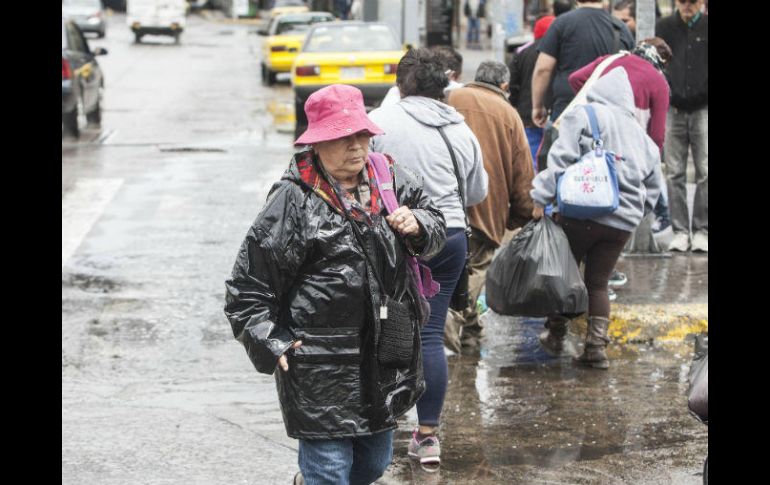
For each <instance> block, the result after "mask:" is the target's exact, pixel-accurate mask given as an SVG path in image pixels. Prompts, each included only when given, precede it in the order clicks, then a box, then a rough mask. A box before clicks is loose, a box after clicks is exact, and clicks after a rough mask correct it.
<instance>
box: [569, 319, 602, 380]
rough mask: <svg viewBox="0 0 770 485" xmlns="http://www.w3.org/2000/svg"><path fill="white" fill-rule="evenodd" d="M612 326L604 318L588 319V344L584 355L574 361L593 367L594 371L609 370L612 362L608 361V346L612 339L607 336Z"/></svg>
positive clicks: (584, 349) (584, 348)
mask: <svg viewBox="0 0 770 485" xmlns="http://www.w3.org/2000/svg"><path fill="white" fill-rule="evenodd" d="M609 326H610V320H609V319H608V318H604V317H589V318H588V333H587V334H586V344H585V347H583V353H582V354H580V356H579V357H576V358H575V359H574V360H575V362H576V363H578V364H581V365H586V366H589V367H593V368H594V369H604V370H606V369H608V368H609V367H610V361H609V360H607V352H606V351H605V349H606V348H607V344H608V343H610V338H609V337H608V336H607V330H608V329H609Z"/></svg>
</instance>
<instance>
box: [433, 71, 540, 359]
mask: <svg viewBox="0 0 770 485" xmlns="http://www.w3.org/2000/svg"><path fill="white" fill-rule="evenodd" d="M509 81H510V72H509V71H508V66H506V65H505V64H503V63H501V62H494V61H484V62H482V63H481V65H479V68H478V70H477V71H476V79H475V81H474V82H471V83H468V84H466V85H465V87H463V88H459V89H454V90H452V91H451V92H450V94H449V97H448V99H447V103H448V104H449V105H451V106H453V107H454V108H455V109H456V110H457V111H459V112H460V113H462V115H463V116H464V117H465V122H466V123H467V124H468V126H469V127H470V128H471V130H472V131H473V133H474V134H475V135H476V137H477V138H478V139H479V143H480V145H481V153H482V157H483V159H484V169H485V170H486V171H487V174H488V175H489V191H488V193H487V198H486V199H484V201H483V202H481V203H479V204H477V205H474V206H472V207H470V208H468V219H469V221H470V225H471V229H472V231H473V234H472V235H471V240H470V252H471V260H470V264H469V279H468V293H469V294H470V298H471V306H470V308H468V309H466V310H465V311H463V312H462V313H460V312H455V311H452V310H450V313H449V314H448V316H447V322H446V326H445V327H444V328H445V330H444V344H445V345H446V346H447V347H448V348H449V349H451V350H453V351H455V352H460V350H461V347H465V348H468V349H469V350H471V351H476V350H477V349H478V346H479V338H480V337H481V330H482V325H481V321H480V320H479V314H478V311H477V310H476V300H477V299H478V297H479V294H481V289H482V288H483V287H484V281H485V277H486V272H487V268H489V265H490V263H491V262H492V256H493V255H494V252H495V249H497V248H498V247H500V245H501V244H502V242H503V238H504V236H505V230H506V228H507V229H510V230H514V229H516V228H519V227H521V226H523V225H524V224H526V222H527V221H529V219H530V218H531V215H532V199H531V198H530V196H529V191H530V189H532V179H533V178H534V176H535V172H534V170H533V168H532V155H531V153H530V150H529V144H528V143H527V134H526V132H525V131H524V123H522V121H521V117H520V116H519V114H518V113H517V112H516V110H515V109H514V108H513V107H512V106H511V105H510V103H509V102H508V99H507V97H506V93H507V92H508V82H509Z"/></svg>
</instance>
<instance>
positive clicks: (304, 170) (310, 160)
mask: <svg viewBox="0 0 770 485" xmlns="http://www.w3.org/2000/svg"><path fill="white" fill-rule="evenodd" d="M388 161H389V162H391V164H392V163H393V162H392V161H391V160H390V158H388ZM317 163H319V162H318V161H317V160H316V157H315V156H314V155H313V152H312V151H306V152H303V153H300V154H299V155H298V156H297V168H298V169H299V175H300V178H301V179H302V182H304V183H305V185H307V186H308V188H310V189H311V190H312V191H313V192H315V193H316V194H317V195H318V196H319V197H321V198H322V199H323V200H325V201H326V202H327V203H328V204H329V205H330V206H332V207H333V208H334V210H336V211H337V212H338V213H340V214H344V212H345V209H346V207H349V208H350V209H349V212H350V215H351V217H353V218H354V219H356V220H357V221H364V220H366V221H367V222H369V221H371V216H375V215H378V214H379V213H380V210H381V207H382V206H381V200H380V191H379V189H378V188H377V184H376V183H375V180H374V169H373V168H372V166H371V165H370V164H369V162H368V161H367V163H366V174H367V177H368V178H369V192H370V194H371V198H372V200H371V204H370V207H369V214H367V213H366V212H364V211H362V210H361V209H360V205H359V204H355V205H353V204H351V203H347V204H344V205H343V203H342V202H341V201H340V199H339V193H338V192H342V193H343V197H346V198H348V199H349V200H350V201H351V202H352V201H355V197H353V195H352V194H349V193H348V191H346V190H335V189H334V187H333V186H332V184H330V183H329V181H328V180H326V178H325V177H324V176H323V175H322V173H321V170H319V167H318V166H317V165H316V164H317Z"/></svg>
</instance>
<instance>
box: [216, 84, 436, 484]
mask: <svg viewBox="0 0 770 485" xmlns="http://www.w3.org/2000/svg"><path fill="white" fill-rule="evenodd" d="M305 112H306V113H307V117H308V121H309V126H308V129H307V131H305V133H304V134H303V135H302V136H301V137H300V138H299V139H298V140H297V141H296V142H295V145H311V147H310V149H306V150H303V151H300V152H299V153H297V154H296V155H295V156H294V159H293V160H292V162H291V164H290V167H289V169H288V170H287V171H286V173H285V174H284V176H283V177H282V178H281V180H280V181H279V182H278V183H276V184H275V185H274V186H273V188H272V190H271V192H270V195H269V196H268V199H267V202H266V204H265V206H264V207H263V209H262V211H261V212H260V214H259V215H258V216H257V219H256V221H255V222H254V224H253V225H252V227H251V229H250V230H249V232H248V234H247V235H246V239H245V241H244V242H243V245H242V246H241V250H240V253H239V254H238V258H237V261H236V263H235V267H234V269H233V274H232V278H231V279H229V280H228V281H227V282H226V287H227V294H226V302H227V304H226V306H225V314H226V315H227V317H228V319H229V320H230V323H231V324H232V328H233V334H234V335H235V338H236V339H238V340H239V341H240V342H241V343H243V345H244V346H245V348H246V352H247V353H248V355H249V358H250V359H251V361H252V363H253V364H254V366H255V367H256V369H257V371H259V372H261V373H265V374H271V373H273V372H274V371H275V369H276V366H278V367H280V370H279V371H277V372H275V378H276V383H277V388H278V395H279V399H280V403H281V410H282V412H283V418H284V424H285V426H286V431H287V434H288V435H289V436H290V437H292V438H298V439H299V440H300V441H299V468H300V471H301V474H302V476H304V480H305V483H307V484H321V483H323V484H348V483H350V484H368V483H372V482H374V481H375V480H376V479H377V478H379V477H380V476H381V475H382V474H383V473H384V471H385V469H386V468H387V466H388V464H389V463H390V461H391V458H392V440H393V429H394V428H396V418H397V417H399V416H401V415H402V414H404V413H405V412H406V411H407V410H408V409H409V408H411V407H412V405H413V404H414V403H415V401H416V400H417V398H419V397H420V395H421V394H422V392H423V389H424V381H423V373H422V356H421V352H420V339H419V329H418V328H415V327H416V326H417V325H418V323H417V321H416V320H415V323H414V326H413V327H412V329H411V334H409V333H407V335H408V336H409V340H408V342H407V345H408V351H409V355H410V357H409V358H408V360H407V363H405V364H401V365H395V366H394V365H393V364H392V363H390V364H387V365H385V364H384V363H383V355H384V354H387V353H388V352H390V350H391V349H388V348H383V342H385V341H386V340H384V339H383V338H382V336H383V333H382V329H383V325H384V321H385V320H387V319H388V318H391V319H392V318H393V315H390V316H389V315H388V314H387V312H384V313H383V310H382V307H383V306H385V303H386V302H388V301H390V302H401V303H402V304H403V305H404V307H405V308H408V309H409V311H410V312H412V313H411V315H416V314H419V313H420V312H421V308H420V296H419V294H418V293H417V287H416V285H415V284H414V283H413V282H414V281H415V280H414V279H413V278H412V277H411V275H410V274H408V271H409V270H408V269H407V264H406V258H407V257H408V256H413V255H417V254H421V255H423V256H430V255H432V254H435V253H437V252H438V251H439V250H440V249H441V248H442V247H443V244H444V239H445V237H446V236H445V232H446V229H445V222H444V217H443V215H442V214H441V212H440V211H439V210H438V209H437V208H436V207H435V206H434V205H433V204H432V203H431V200H430V198H429V197H428V196H427V195H425V194H424V193H423V190H422V185H421V183H420V182H419V181H418V180H417V179H416V177H415V176H414V175H412V174H411V173H410V172H408V171H407V170H404V169H403V168H402V167H400V166H398V165H395V164H394V163H393V161H392V159H390V158H389V157H388V158H387V160H388V163H389V166H390V171H391V175H392V176H393V178H394V181H395V187H393V189H394V190H395V194H396V197H397V199H398V203H399V206H400V207H399V208H398V210H396V211H394V212H393V213H392V214H390V215H388V214H387V212H386V211H385V209H384V203H383V200H382V197H381V196H380V190H379V186H378V184H377V182H376V180H375V178H374V168H373V166H372V163H371V162H370V161H369V158H368V147H369V138H370V137H371V136H373V135H378V134H381V133H382V130H381V129H380V128H379V127H377V126H376V125H375V124H374V123H373V122H372V121H370V120H369V118H368V117H367V115H366V111H365V109H364V103H363V96H362V94H361V91H359V90H358V89H356V88H354V87H351V86H344V85H332V86H328V87H326V88H323V89H321V90H319V91H317V92H316V93H314V94H313V95H311V96H310V97H309V98H308V100H307V103H306V104H305ZM386 189H387V187H384V186H383V190H386ZM388 309H390V304H388Z"/></svg>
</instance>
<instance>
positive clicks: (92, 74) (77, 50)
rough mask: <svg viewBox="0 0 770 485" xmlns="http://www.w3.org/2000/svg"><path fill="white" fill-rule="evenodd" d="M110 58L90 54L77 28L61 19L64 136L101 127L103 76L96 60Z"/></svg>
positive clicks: (97, 52)
mask: <svg viewBox="0 0 770 485" xmlns="http://www.w3.org/2000/svg"><path fill="white" fill-rule="evenodd" d="M105 54H107V49H103V48H101V47H97V48H96V49H94V50H93V51H91V50H90V49H89V47H88V42H87V41H86V39H85V37H84V36H83V33H82V32H81V31H80V29H79V28H78V26H77V24H76V23H75V22H74V21H72V20H68V19H65V18H64V17H62V23H61V122H62V132H63V133H68V134H70V135H72V136H75V137H76V138H77V137H78V136H80V130H81V129H82V128H84V127H85V126H86V125H91V126H100V125H101V122H102V98H103V96H104V76H103V75H102V70H101V69H100V68H99V63H98V62H96V56H101V55H105Z"/></svg>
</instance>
